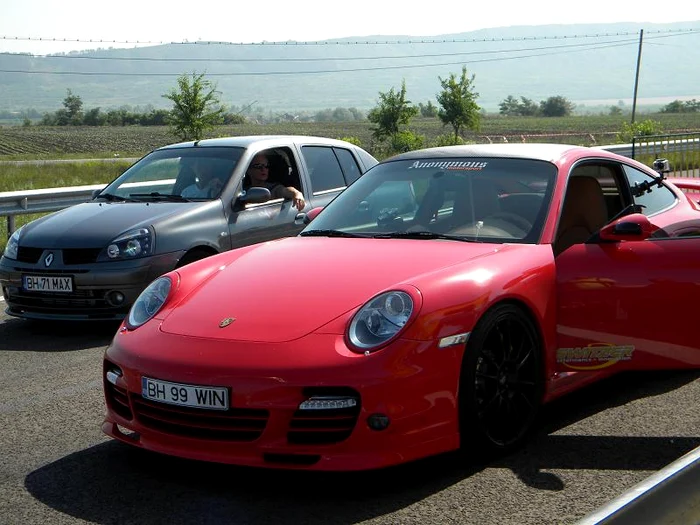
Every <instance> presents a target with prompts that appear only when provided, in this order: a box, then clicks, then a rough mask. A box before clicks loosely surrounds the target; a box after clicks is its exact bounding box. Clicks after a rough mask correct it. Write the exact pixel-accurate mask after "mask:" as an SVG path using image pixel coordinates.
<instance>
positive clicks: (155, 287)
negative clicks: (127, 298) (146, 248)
mask: <svg viewBox="0 0 700 525" xmlns="http://www.w3.org/2000/svg"><path fill="white" fill-rule="evenodd" d="M172 287H173V281H172V279H171V278H170V277H165V276H162V277H158V278H157V279H156V280H155V281H153V282H152V283H151V284H149V285H148V286H147V287H146V289H145V290H144V291H143V292H141V295H139V296H138V297H137V298H136V301H134V304H133V305H132V306H131V310H129V315H128V316H127V317H126V325H127V327H128V328H130V329H132V330H133V329H134V328H138V327H139V326H141V325H142V324H144V323H146V322H147V321H149V320H150V319H152V318H153V316H154V315H156V314H157V313H158V311H159V310H160V309H161V308H162V307H163V305H164V304H165V301H166V300H167V299H168V295H170V290H171V289H172Z"/></svg>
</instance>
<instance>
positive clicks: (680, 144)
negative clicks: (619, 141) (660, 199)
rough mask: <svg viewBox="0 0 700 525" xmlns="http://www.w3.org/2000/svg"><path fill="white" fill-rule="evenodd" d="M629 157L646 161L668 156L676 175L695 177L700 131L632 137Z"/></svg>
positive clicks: (698, 165)
mask: <svg viewBox="0 0 700 525" xmlns="http://www.w3.org/2000/svg"><path fill="white" fill-rule="evenodd" d="M630 157H631V158H633V159H637V160H639V161H641V162H645V163H648V162H649V160H650V159H656V158H660V157H663V158H668V159H669V161H670V162H671V166H672V167H673V171H674V176H676V177H697V176H698V168H700V132H694V133H674V134H671V135H647V136H644V137H634V138H633V139H632V153H631V155H630Z"/></svg>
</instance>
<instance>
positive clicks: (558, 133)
mask: <svg viewBox="0 0 700 525" xmlns="http://www.w3.org/2000/svg"><path fill="white" fill-rule="evenodd" d="M628 118H629V117H624V116H623V117H620V116H615V117H613V116H604V115H601V116H575V117H562V118H542V117H539V118H535V117H533V118H527V117H497V116H490V117H485V118H483V119H482V123H481V129H480V130H479V131H478V132H477V133H472V134H469V135H467V136H466V137H465V138H466V139H467V140H469V141H473V142H483V143H486V142H506V141H507V142H559V143H573V144H581V145H585V146H590V145H603V144H613V143H615V142H617V133H618V132H619V130H620V129H621V128H622V125H623V123H625V122H627V119H628ZM646 118H651V119H652V120H655V121H656V122H658V123H659V124H660V126H661V129H663V130H664V132H666V133H674V132H678V133H680V132H684V131H689V130H692V131H696V130H697V129H698V125H699V123H698V118H697V114H692V113H689V114H653V115H645V116H641V117H640V118H639V119H638V120H642V119H646ZM371 128H372V124H371V123H369V122H368V121H353V122H334V123H323V122H315V123H309V122H301V123H300V122H287V123H278V124H265V125H260V124H240V125H235V126H219V127H217V128H215V129H214V130H213V131H212V132H211V133H209V136H211V137H223V136H232V135H262V134H294V135H316V136H323V137H331V138H348V137H352V138H354V139H356V140H358V141H359V142H360V143H361V145H362V146H363V147H364V148H365V149H367V150H368V151H370V152H372V151H373V150H374V149H375V148H376V146H377V144H376V142H375V140H374V139H373V137H372V129H371ZM410 129H411V130H412V131H413V132H415V133H417V134H420V135H422V136H424V137H425V144H426V145H428V146H429V145H430V143H431V142H433V141H434V140H435V139H436V137H438V136H439V135H445V134H450V133H451V127H449V126H443V125H442V123H441V122H440V121H439V120H438V119H414V120H413V121H412V122H411V125H410ZM176 141H177V139H176V137H175V136H173V135H172V134H170V132H169V130H168V128H167V127H144V126H128V127H106V126H105V127H41V126H29V127H21V126H4V127H0V159H1V158H2V157H3V156H12V157H14V156H17V157H26V156H35V157H40V158H41V157H50V156H52V155H54V156H55V155H66V154H68V155H70V154H92V155H96V154H101V155H120V156H132V157H136V156H141V155H143V154H145V153H147V152H148V151H150V150H152V149H154V148H157V147H160V146H163V145H166V144H170V143H173V142H176Z"/></svg>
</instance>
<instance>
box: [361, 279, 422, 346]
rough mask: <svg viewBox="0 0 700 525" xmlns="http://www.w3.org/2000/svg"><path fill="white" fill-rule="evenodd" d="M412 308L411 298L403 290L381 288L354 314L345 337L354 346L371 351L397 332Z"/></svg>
mask: <svg viewBox="0 0 700 525" xmlns="http://www.w3.org/2000/svg"><path fill="white" fill-rule="evenodd" d="M412 312H413V299H411V296H410V295H408V294H407V293H406V292H400V291H392V292H385V293H383V294H381V295H378V296H377V297H375V298H374V299H372V300H371V301H369V302H368V303H367V304H365V305H364V306H363V307H362V308H360V310H359V311H358V312H357V313H356V314H355V316H354V317H353V318H352V321H351V322H350V327H349V328H348V339H349V340H350V342H351V343H352V345H353V346H354V347H356V348H357V349H358V350H360V351H362V352H365V351H371V350H372V349H374V348H376V347H378V346H380V345H382V344H384V343H386V342H387V341H388V340H390V339H392V338H393V337H394V336H395V335H396V334H398V333H399V332H400V331H401V329H402V328H403V327H404V326H405V325H406V323H407V322H408V319H409V318H410V317H411V313H412Z"/></svg>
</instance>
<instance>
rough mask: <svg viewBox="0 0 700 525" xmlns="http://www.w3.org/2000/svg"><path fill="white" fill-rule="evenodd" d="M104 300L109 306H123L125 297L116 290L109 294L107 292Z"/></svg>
mask: <svg viewBox="0 0 700 525" xmlns="http://www.w3.org/2000/svg"><path fill="white" fill-rule="evenodd" d="M105 299H107V302H108V303H109V304H110V305H111V306H121V305H122V304H124V300H125V299H126V296H125V295H124V294H123V293H122V292H119V291H117V290H113V291H111V292H108V293H107V295H106V296H105Z"/></svg>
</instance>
